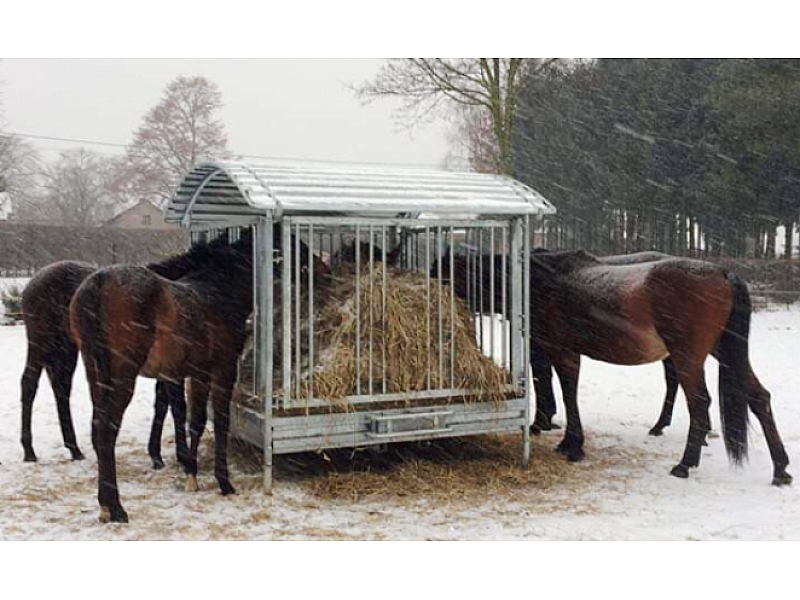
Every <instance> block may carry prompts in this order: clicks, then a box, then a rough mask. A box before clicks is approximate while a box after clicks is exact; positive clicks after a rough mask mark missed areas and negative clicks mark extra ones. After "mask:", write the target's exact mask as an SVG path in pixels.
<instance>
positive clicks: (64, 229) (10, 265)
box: [0, 221, 188, 276]
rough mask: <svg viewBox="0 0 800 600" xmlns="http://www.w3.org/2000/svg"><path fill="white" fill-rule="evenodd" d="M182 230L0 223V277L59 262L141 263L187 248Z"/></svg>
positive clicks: (97, 263)
mask: <svg viewBox="0 0 800 600" xmlns="http://www.w3.org/2000/svg"><path fill="white" fill-rule="evenodd" d="M187 243H188V236H187V235H186V232H185V231H183V230H166V231H158V230H127V229H116V228H111V227H107V228H106V227H69V226H55V225H23V224H16V223H8V222H2V221H0V274H4V275H7V276H10V275H15V274H16V275H20V274H23V273H28V274H30V273H31V272H35V271H36V270H38V269H40V268H42V267H44V266H45V265H48V264H50V263H53V262H56V261H59V260H79V261H83V262H88V263H91V264H95V265H98V266H105V265H110V264H114V263H132V264H144V263H148V262H152V261H157V260H162V259H164V258H166V257H168V256H171V255H173V254H177V253H180V252H183V251H185V250H186V248H187Z"/></svg>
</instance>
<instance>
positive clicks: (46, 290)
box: [21, 258, 187, 469]
mask: <svg viewBox="0 0 800 600" xmlns="http://www.w3.org/2000/svg"><path fill="white" fill-rule="evenodd" d="M147 268H149V269H150V270H152V271H154V272H156V273H158V274H159V275H161V276H162V277H166V278H167V279H176V278H178V277H181V276H182V275H184V274H185V270H184V266H183V264H182V263H181V262H180V261H178V260H176V259H174V258H173V259H168V260H166V261H163V262H161V263H151V264H150V265H147ZM96 270H97V268H96V267H94V266H92V265H89V264H87V263H82V262H76V261H61V262H57V263H53V264H51V265H48V266H46V267H44V268H42V269H40V270H39V271H38V272H37V273H36V274H35V275H34V276H33V277H32V278H31V280H30V282H28V285H27V286H25V289H24V291H23V293H22V315H23V320H24V323H25V332H26V335H27V340H28V352H27V359H26V364H25V369H24V371H23V374H22V380H21V388H22V398H21V404H22V435H21V442H22V448H23V452H24V460H25V462H36V460H37V459H36V453H35V452H34V449H33V433H32V427H31V420H32V412H33V402H34V399H35V397H36V391H37V388H38V386H39V379H40V377H41V373H42V370H45V371H46V372H47V375H48V377H49V379H50V384H51V386H52V388H53V394H54V396H55V398H56V406H57V408H58V419H59V424H60V426H61V433H62V436H63V438H64V445H65V446H66V447H67V449H68V450H69V451H70V453H71V455H72V459H73V460H81V459H83V453H82V452H81V450H80V448H79V447H78V442H77V440H76V437H75V429H74V427H73V424H72V415H71V413H70V394H71V391H72V377H73V375H74V373H75V368H76V366H77V362H78V348H77V346H76V345H75V343H74V342H73V340H72V337H71V335H70V330H69V304H70V301H71V300H72V298H73V296H74V295H75V292H76V290H77V289H78V287H79V286H80V285H81V283H83V281H84V280H85V279H86V278H87V277H89V275H91V274H92V273H94V272H95V271H96ZM155 408H156V410H155V417H154V420H153V425H152V428H151V435H150V443H149V445H148V451H149V454H150V458H151V461H152V463H153V468H155V469H158V468H161V467H163V466H164V461H163V459H162V458H161V432H162V429H163V424H164V418H165V416H166V412H167V410H168V408H171V409H172V414H173V418H174V421H175V446H176V453H177V457H178V461H179V462H180V463H181V464H183V465H184V466H185V465H186V461H185V457H186V456H187V450H186V402H185V400H184V398H183V386H182V384H175V383H170V382H159V383H157V384H156V401H155Z"/></svg>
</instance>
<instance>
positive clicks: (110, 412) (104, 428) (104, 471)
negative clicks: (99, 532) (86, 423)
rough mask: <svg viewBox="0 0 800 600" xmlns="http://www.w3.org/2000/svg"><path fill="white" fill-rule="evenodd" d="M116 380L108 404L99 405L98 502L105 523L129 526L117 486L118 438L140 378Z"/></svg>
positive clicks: (101, 518) (109, 392) (109, 393)
mask: <svg viewBox="0 0 800 600" xmlns="http://www.w3.org/2000/svg"><path fill="white" fill-rule="evenodd" d="M112 381H113V382H114V384H113V388H112V389H111V390H108V392H107V393H106V394H105V397H106V398H107V399H108V400H109V402H108V404H107V405H102V404H101V405H99V406H95V410H96V411H97V417H98V424H97V447H98V453H97V465H98V473H99V477H98V491H97V500H98V502H99V504H100V522H101V523H109V522H111V523H127V522H128V513H127V512H125V509H124V508H122V504H121V503H120V500H119V488H118V486H117V457H116V445H117V435H118V434H119V429H120V427H121V425H122V416H123V415H124V414H125V409H126V408H127V407H128V404H130V401H131V397H132V396H133V389H134V385H135V383H136V377H135V375H134V376H133V377H130V376H127V377H122V376H117V377H116V378H112Z"/></svg>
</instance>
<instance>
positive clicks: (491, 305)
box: [489, 225, 495, 360]
mask: <svg viewBox="0 0 800 600" xmlns="http://www.w3.org/2000/svg"><path fill="white" fill-rule="evenodd" d="M494 267H495V262H494V225H492V226H491V227H490V228H489V294H490V295H489V315H490V320H489V355H490V356H491V357H492V360H495V356H494V323H495V318H494Z"/></svg>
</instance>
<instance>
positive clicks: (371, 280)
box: [368, 224, 375, 394]
mask: <svg viewBox="0 0 800 600" xmlns="http://www.w3.org/2000/svg"><path fill="white" fill-rule="evenodd" d="M373 235H374V232H373V226H372V224H370V226H369V392H368V393H369V394H372V391H373V390H372V358H373V354H372V323H373V320H372V315H373V304H374V302H373V298H374V281H375V272H374V270H373V267H374V265H375V243H374V242H375V238H374V237H373Z"/></svg>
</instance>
